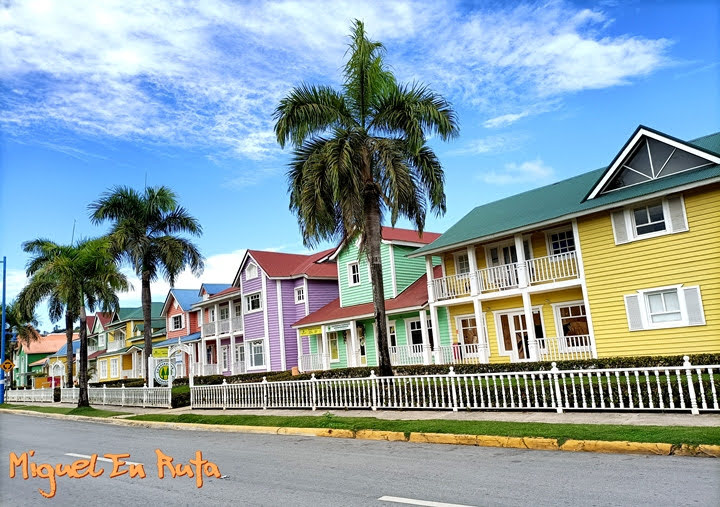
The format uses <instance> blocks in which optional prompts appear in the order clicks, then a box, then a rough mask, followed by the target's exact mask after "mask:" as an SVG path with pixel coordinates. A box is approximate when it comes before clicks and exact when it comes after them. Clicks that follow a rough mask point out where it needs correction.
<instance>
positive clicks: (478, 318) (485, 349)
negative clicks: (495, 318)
mask: <svg viewBox="0 0 720 507" xmlns="http://www.w3.org/2000/svg"><path fill="white" fill-rule="evenodd" d="M473 309H474V310H475V330H476V331H477V337H478V346H479V347H480V350H481V351H482V358H483V362H484V363H487V362H490V344H489V343H488V342H487V341H486V340H485V332H484V329H485V328H484V326H483V318H482V317H483V312H482V301H480V300H479V299H474V300H473Z"/></svg>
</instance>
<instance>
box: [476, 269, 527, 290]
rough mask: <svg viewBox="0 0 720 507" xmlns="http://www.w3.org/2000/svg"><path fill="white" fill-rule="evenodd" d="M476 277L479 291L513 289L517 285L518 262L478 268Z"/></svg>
mask: <svg viewBox="0 0 720 507" xmlns="http://www.w3.org/2000/svg"><path fill="white" fill-rule="evenodd" d="M477 278H478V283H479V289H480V292H490V291H498V290H507V289H515V288H517V287H519V280H518V263H517V262H513V263H511V264H501V265H500V266H493V267H490V268H485V269H480V270H478V271H477Z"/></svg>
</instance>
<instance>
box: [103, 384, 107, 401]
mask: <svg viewBox="0 0 720 507" xmlns="http://www.w3.org/2000/svg"><path fill="white" fill-rule="evenodd" d="M106 397H107V384H103V405H105V399H106Z"/></svg>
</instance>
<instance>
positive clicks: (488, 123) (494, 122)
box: [483, 111, 530, 129]
mask: <svg viewBox="0 0 720 507" xmlns="http://www.w3.org/2000/svg"><path fill="white" fill-rule="evenodd" d="M529 114H530V111H523V112H521V113H509V114H503V115H500V116H496V117H494V118H490V119H488V120H485V122H483V127H485V128H489V129H494V128H501V127H507V126H508V125H511V124H513V123H515V122H516V121H518V120H521V119H522V118H525V117H526V116H528V115H529Z"/></svg>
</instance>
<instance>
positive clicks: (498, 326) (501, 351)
mask: <svg viewBox="0 0 720 507" xmlns="http://www.w3.org/2000/svg"><path fill="white" fill-rule="evenodd" d="M542 308H543V305H537V306H533V307H532V313H535V312H536V311H537V312H540V325H541V326H542V330H543V336H544V337H546V338H547V327H546V326H545V315H544V313H543V310H542ZM524 310H525V309H524V308H523V307H520V308H508V309H506V310H495V311H493V312H492V313H493V318H494V320H495V338H496V339H497V345H498V355H501V356H507V357H509V358H511V360H514V361H517V362H523V361H530V358H529V357H528V358H527V359H519V358H517V357H515V352H514V351H513V350H506V349H505V340H504V339H503V334H502V323H501V322H500V316H501V315H505V314H512V313H521V312H524ZM476 324H477V322H476ZM525 325H528V323H527V322H526V323H525ZM535 338H537V336H536V337H535ZM538 341H539V340H538ZM540 345H541V344H540ZM541 348H542V346H541ZM528 352H529V351H528ZM528 355H529V354H528Z"/></svg>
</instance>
